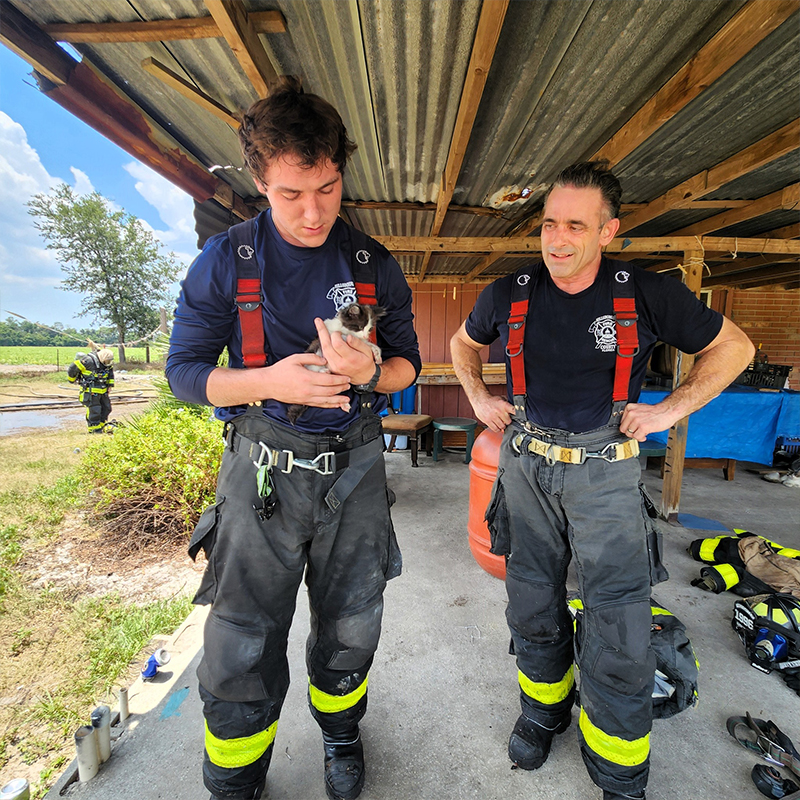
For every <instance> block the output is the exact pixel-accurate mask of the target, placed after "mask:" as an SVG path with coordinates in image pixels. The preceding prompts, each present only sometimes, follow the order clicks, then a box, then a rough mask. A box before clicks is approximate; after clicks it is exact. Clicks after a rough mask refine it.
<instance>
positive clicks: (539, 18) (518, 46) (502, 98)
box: [454, 0, 741, 205]
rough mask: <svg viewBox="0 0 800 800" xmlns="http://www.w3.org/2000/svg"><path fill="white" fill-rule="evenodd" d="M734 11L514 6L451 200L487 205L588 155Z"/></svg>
mask: <svg viewBox="0 0 800 800" xmlns="http://www.w3.org/2000/svg"><path fill="white" fill-rule="evenodd" d="M740 6H741V3H731V2H725V1H724V0H719V1H712V0H708V2H703V3H697V2H694V0H672V1H671V2H668V3H659V2H655V3H654V2H637V1H636V0H602V1H598V0H596V1H595V2H586V0H575V1H574V2H573V1H572V0H555V1H554V2H547V3H511V5H510V7H509V14H508V16H507V17H506V23H505V25H504V27H503V32H502V35H501V37H500V43H499V45H498V49H497V55H496V56H495V60H494V63H493V64H492V70H491V73H490V75H489V80H488V82H487V86H486V91H485V92H484V98H483V101H482V102H481V107H480V111H479V114H478V120H477V123H476V126H475V129H474V131H473V136H472V138H471V140H470V146H469V148H468V150H467V156H466V158H465V167H464V169H463V171H462V175H461V178H460V179H459V189H458V191H457V192H456V194H455V196H454V201H455V202H458V203H464V204H466V205H489V204H491V199H492V197H493V196H494V195H496V194H497V192H498V190H499V189H501V188H502V187H508V186H511V187H515V186H519V187H522V186H528V185H532V186H533V187H539V186H541V185H542V184H547V183H549V182H551V181H552V180H553V178H554V177H555V176H556V174H557V173H558V172H559V171H560V170H561V169H562V168H563V167H565V166H567V165H569V164H570V163H573V162H574V161H577V160H580V159H581V158H585V157H588V156H590V155H591V154H592V153H593V152H594V151H595V150H596V149H597V148H599V147H600V146H601V145H602V144H603V143H604V142H605V141H606V140H607V139H609V138H610V137H611V135H612V134H613V133H614V132H615V131H616V130H617V129H618V128H619V127H620V126H621V125H622V124H624V123H625V122H626V121H627V120H628V119H629V118H630V117H631V116H632V115H633V114H634V113H635V111H636V110H637V109H638V108H639V107H640V106H641V105H643V104H644V102H645V101H646V100H647V99H648V98H649V97H650V96H651V95H652V94H653V93H654V92H655V91H656V90H658V89H659V88H660V87H661V86H662V85H663V84H664V83H665V80H666V78H668V77H670V76H671V75H672V74H674V72H676V71H677V69H678V68H679V67H680V66H681V65H682V64H683V63H684V62H685V61H686V60H688V58H690V57H691V56H692V55H694V53H695V52H696V51H697V50H698V49H699V48H700V47H701V46H702V45H703V44H705V42H706V41H707V40H708V39H709V38H711V36H713V34H714V33H716V31H717V30H718V29H719V28H720V27H721V26H722V25H724V24H725V22H727V21H728V19H729V18H730V17H731V16H732V15H733V14H734V13H735V12H736V10H737V9H738V8H739V7H740ZM665 76H666V77H665ZM541 194H542V192H541V190H539V191H536V192H535V193H534V194H533V195H532V198H531V200H530V201H529V203H531V204H532V203H534V202H535V201H536V200H538V199H540V198H541Z"/></svg>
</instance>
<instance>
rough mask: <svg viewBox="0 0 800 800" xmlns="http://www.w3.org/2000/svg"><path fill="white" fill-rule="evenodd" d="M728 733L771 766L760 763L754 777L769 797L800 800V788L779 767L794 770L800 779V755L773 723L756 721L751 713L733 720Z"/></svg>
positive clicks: (756, 767)
mask: <svg viewBox="0 0 800 800" xmlns="http://www.w3.org/2000/svg"><path fill="white" fill-rule="evenodd" d="M726 727H727V729H728V733H729V734H730V735H731V736H733V738H734V739H736V741H737V742H738V744H740V745H741V746H742V747H744V748H746V749H747V750H752V751H753V752H754V753H757V754H758V755H759V756H760V757H761V758H763V759H764V761H766V762H767V763H768V764H771V765H774V766H766V765H765V764H756V765H755V766H754V767H753V770H752V772H751V773H750V776H751V777H752V779H753V783H754V784H755V786H756V788H757V789H758V791H759V792H761V794H763V795H764V796H765V797H772V798H776V800H781V798H782V799H783V800H800V786H798V785H797V783H795V781H793V780H791V779H789V778H784V777H783V776H782V775H781V773H780V772H778V770H777V769H775V767H784V768H786V769H788V770H791V771H792V772H793V773H794V774H795V775H796V776H797V777H798V778H800V753H798V752H797V749H796V748H795V746H794V744H793V743H792V740H791V739H790V738H789V737H788V736H787V735H786V734H785V733H784V732H783V731H782V730H781V729H780V728H779V727H778V726H777V725H776V724H775V723H774V722H773V721H772V720H767V721H766V722H765V721H764V720H763V719H754V718H753V717H751V716H750V714H749V713H748V714H747V715H746V716H744V717H729V718H728V721H727V723H726Z"/></svg>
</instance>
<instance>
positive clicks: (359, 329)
mask: <svg viewBox="0 0 800 800" xmlns="http://www.w3.org/2000/svg"><path fill="white" fill-rule="evenodd" d="M384 313H385V312H384V310H383V309H382V308H380V307H379V306H368V305H365V304H364V303H352V304H351V305H349V306H345V308H343V309H341V310H340V311H339V313H338V315H337V316H338V317H339V319H340V320H341V322H342V327H343V328H344V329H345V330H347V331H351V332H352V333H357V334H361V335H362V336H365V335H369V333H370V332H371V331H372V329H373V328H374V327H375V323H376V322H377V321H378V319H380V317H382V316H383V315H384Z"/></svg>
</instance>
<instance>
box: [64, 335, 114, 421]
mask: <svg viewBox="0 0 800 800" xmlns="http://www.w3.org/2000/svg"><path fill="white" fill-rule="evenodd" d="M113 364H114V354H113V353H112V352H111V350H109V349H108V348H107V347H101V348H100V349H98V350H93V351H92V352H91V353H78V354H76V356H75V360H74V361H73V362H72V363H71V364H70V365H69V366H68V367H67V380H69V382H70V383H76V382H77V383H78V385H79V386H80V387H81V391H80V395H79V398H80V401H81V403H82V404H83V405H84V406H86V424H87V426H88V428H89V433H103V432H106V431H107V432H108V433H113V427H112V426H111V425H109V424H107V423H108V417H109V415H110V414H111V399H110V398H109V396H108V392H109V389H110V388H111V387H112V386H113V385H114V366H113Z"/></svg>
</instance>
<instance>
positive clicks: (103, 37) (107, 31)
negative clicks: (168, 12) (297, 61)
mask: <svg viewBox="0 0 800 800" xmlns="http://www.w3.org/2000/svg"><path fill="white" fill-rule="evenodd" d="M247 19H248V20H249V22H250V24H251V25H252V26H253V30H255V32H256V33H285V32H286V20H285V19H284V16H283V14H281V12H280V11H251V12H250V13H249V14H247ZM42 30H44V32H45V33H46V34H47V35H48V36H50V37H51V38H52V39H54V40H55V41H57V42H70V43H71V44H111V43H115V42H172V41H178V40H181V39H215V38H218V37H220V36H222V33H221V32H220V29H219V26H218V25H217V23H216V20H215V19H214V17H189V18H184V19H157V20H150V21H147V22H78V23H59V24H57V25H44V26H43V27H42Z"/></svg>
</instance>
